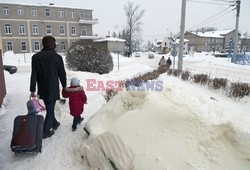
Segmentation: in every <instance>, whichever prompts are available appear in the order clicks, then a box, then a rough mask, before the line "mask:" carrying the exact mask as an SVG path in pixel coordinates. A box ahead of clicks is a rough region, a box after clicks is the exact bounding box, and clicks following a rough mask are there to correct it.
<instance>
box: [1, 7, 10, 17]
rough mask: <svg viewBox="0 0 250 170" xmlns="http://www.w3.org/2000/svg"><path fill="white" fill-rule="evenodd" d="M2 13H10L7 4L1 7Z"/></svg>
mask: <svg viewBox="0 0 250 170" xmlns="http://www.w3.org/2000/svg"><path fill="white" fill-rule="evenodd" d="M3 15H10V8H9V7H7V6H4V7H3Z"/></svg>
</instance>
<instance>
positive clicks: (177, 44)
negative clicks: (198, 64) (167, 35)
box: [175, 39, 189, 54]
mask: <svg viewBox="0 0 250 170" xmlns="http://www.w3.org/2000/svg"><path fill="white" fill-rule="evenodd" d="M175 42H176V50H177V52H178V53H179V45H180V39H176V40H175ZM188 42H189V40H187V39H184V44H183V54H188V51H189V50H188Z"/></svg>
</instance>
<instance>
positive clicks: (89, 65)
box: [66, 40, 113, 74]
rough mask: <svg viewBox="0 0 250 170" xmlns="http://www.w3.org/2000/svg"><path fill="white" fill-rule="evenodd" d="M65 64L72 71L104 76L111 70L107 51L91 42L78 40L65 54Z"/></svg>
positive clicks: (111, 62)
mask: <svg viewBox="0 0 250 170" xmlns="http://www.w3.org/2000/svg"><path fill="white" fill-rule="evenodd" d="M66 62H67V64H68V66H69V68H71V69H72V70H75V71H86V72H91V73H99V74H106V73H109V72H110V71H112V70H113V59H112V56H111V54H110V52H109V51H108V49H107V48H106V47H105V46H104V45H102V44H100V43H94V42H92V41H86V40H85V41H83V40H80V41H78V42H77V43H76V44H74V45H73V46H72V47H71V48H70V49H69V50H68V52H67V56H66Z"/></svg>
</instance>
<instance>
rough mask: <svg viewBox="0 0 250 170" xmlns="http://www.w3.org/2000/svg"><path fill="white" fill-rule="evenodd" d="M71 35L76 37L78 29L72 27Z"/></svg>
mask: <svg viewBox="0 0 250 170" xmlns="http://www.w3.org/2000/svg"><path fill="white" fill-rule="evenodd" d="M71 35H76V27H71Z"/></svg>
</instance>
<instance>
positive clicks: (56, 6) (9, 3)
mask: <svg viewBox="0 0 250 170" xmlns="http://www.w3.org/2000/svg"><path fill="white" fill-rule="evenodd" d="M0 4H6V5H23V6H45V7H52V8H53V7H55V8H74V9H84V10H91V11H93V9H90V8H79V7H75V6H70V3H69V5H67V6H63V5H56V4H54V3H53V2H52V4H53V5H50V4H43V3H40V2H39V3H25V2H23V3H22V2H0Z"/></svg>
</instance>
